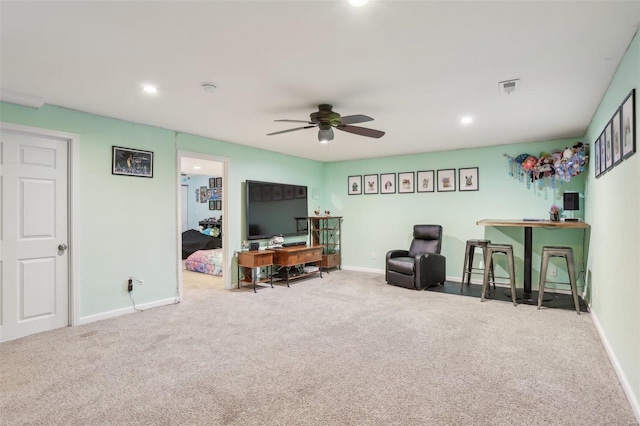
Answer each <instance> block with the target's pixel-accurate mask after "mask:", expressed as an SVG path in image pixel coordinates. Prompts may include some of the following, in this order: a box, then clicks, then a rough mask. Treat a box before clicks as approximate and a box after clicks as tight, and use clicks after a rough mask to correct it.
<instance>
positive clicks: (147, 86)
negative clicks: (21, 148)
mask: <svg viewBox="0 0 640 426" xmlns="http://www.w3.org/2000/svg"><path fill="white" fill-rule="evenodd" d="M142 90H144V91H145V92H146V93H158V88H157V87H156V86H154V85H153V84H143V85H142Z"/></svg>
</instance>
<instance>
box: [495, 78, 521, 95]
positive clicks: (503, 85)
mask: <svg viewBox="0 0 640 426" xmlns="http://www.w3.org/2000/svg"><path fill="white" fill-rule="evenodd" d="M518 86H520V79H515V80H506V81H501V82H499V83H498V88H499V89H500V93H501V94H503V95H509V94H511V93H513V92H515V91H516V89H517V88H518Z"/></svg>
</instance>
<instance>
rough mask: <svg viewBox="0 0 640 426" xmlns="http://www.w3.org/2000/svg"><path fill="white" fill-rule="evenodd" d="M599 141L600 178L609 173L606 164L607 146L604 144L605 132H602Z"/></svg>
mask: <svg viewBox="0 0 640 426" xmlns="http://www.w3.org/2000/svg"><path fill="white" fill-rule="evenodd" d="M598 140H599V141H600V176H602V175H603V174H605V172H606V171H607V165H606V164H605V154H606V153H605V146H606V144H605V143H604V132H602V134H601V135H600V138H599V139H598Z"/></svg>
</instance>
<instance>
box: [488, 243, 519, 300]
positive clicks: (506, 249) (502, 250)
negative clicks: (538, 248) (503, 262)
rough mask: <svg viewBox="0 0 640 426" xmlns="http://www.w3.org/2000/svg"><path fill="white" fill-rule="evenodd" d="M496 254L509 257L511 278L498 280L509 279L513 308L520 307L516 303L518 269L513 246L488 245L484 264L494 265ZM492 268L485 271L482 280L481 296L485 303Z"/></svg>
mask: <svg viewBox="0 0 640 426" xmlns="http://www.w3.org/2000/svg"><path fill="white" fill-rule="evenodd" d="M494 254H504V255H506V256H507V263H508V265H509V277H498V278H503V279H506V278H509V283H510V284H511V300H512V301H513V306H518V304H517V303H516V268H515V266H514V262H513V246H512V245H511V244H487V248H486V250H485V254H484V264H485V265H493V255H494ZM490 271H491V268H486V267H485V269H484V279H483V280H482V294H481V295H480V301H481V302H484V295H485V293H486V291H487V287H488V286H489V272H490ZM495 278H496V277H495V276H494V277H493V279H494V284H495Z"/></svg>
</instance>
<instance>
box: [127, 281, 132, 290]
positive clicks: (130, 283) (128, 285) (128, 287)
mask: <svg viewBox="0 0 640 426" xmlns="http://www.w3.org/2000/svg"><path fill="white" fill-rule="evenodd" d="M127 291H128V292H129V293H131V292H132V291H133V280H132V279H131V278H129V281H127Z"/></svg>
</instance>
